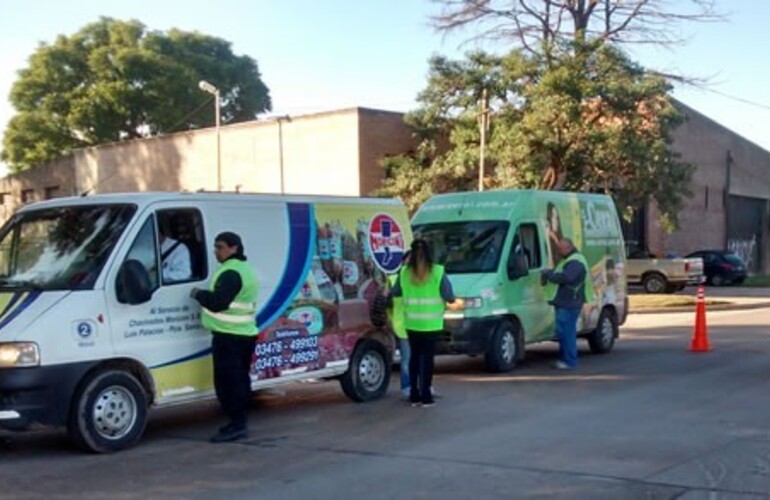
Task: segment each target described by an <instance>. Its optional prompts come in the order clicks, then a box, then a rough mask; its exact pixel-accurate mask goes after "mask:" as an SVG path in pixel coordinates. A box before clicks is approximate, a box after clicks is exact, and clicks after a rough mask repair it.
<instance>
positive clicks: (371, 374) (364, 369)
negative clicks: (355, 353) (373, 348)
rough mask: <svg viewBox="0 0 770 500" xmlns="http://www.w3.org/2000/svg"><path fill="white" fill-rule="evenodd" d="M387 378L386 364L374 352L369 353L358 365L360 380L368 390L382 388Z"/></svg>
mask: <svg viewBox="0 0 770 500" xmlns="http://www.w3.org/2000/svg"><path fill="white" fill-rule="evenodd" d="M384 376H385V362H384V361H383V360H382V358H381V357H380V356H378V355H377V354H376V353H373V352H367V353H366V354H364V355H363V357H361V362H360V363H359V364H358V379H359V380H360V381H361V385H363V386H364V387H365V388H366V389H367V390H374V389H376V388H377V387H379V386H380V384H381V383H382V379H383V377H384Z"/></svg>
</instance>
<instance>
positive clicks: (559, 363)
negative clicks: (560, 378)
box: [553, 360, 575, 370]
mask: <svg viewBox="0 0 770 500" xmlns="http://www.w3.org/2000/svg"><path fill="white" fill-rule="evenodd" d="M553 368H554V369H555V370H574V369H575V367H574V366H570V365H568V364H567V363H565V362H564V361H562V360H559V361H557V362H556V363H554V364H553Z"/></svg>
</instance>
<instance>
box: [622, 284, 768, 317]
mask: <svg viewBox="0 0 770 500" xmlns="http://www.w3.org/2000/svg"><path fill="white" fill-rule="evenodd" d="M705 292H706V295H705V296H706V299H709V298H713V299H717V300H720V301H724V302H727V304H709V305H707V306H706V308H707V309H708V310H709V311H737V310H746V309H762V308H766V307H770V288H754V287H731V286H726V287H706V288H705ZM697 293H698V287H695V286H692V287H688V288H686V289H684V290H682V291H681V292H679V293H678V294H677V295H689V296H692V297H695V296H696V294H697ZM693 311H695V304H693V305H688V306H679V307H646V308H643V309H637V310H634V309H631V310H630V311H629V314H656V313H663V312H665V313H673V312H693Z"/></svg>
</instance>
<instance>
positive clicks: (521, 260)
mask: <svg viewBox="0 0 770 500" xmlns="http://www.w3.org/2000/svg"><path fill="white" fill-rule="evenodd" d="M528 274H529V262H528V261H527V256H526V255H524V254H523V253H516V254H514V256H513V260H509V261H508V279H509V280H511V281H513V280H516V279H519V278H523V277H524V276H526V275H528Z"/></svg>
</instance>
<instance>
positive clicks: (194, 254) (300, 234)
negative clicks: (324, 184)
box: [0, 193, 411, 452]
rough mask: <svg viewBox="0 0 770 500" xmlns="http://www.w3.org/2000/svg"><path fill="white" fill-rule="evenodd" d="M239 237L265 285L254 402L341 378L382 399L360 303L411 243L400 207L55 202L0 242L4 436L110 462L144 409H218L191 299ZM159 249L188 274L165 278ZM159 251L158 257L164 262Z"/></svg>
mask: <svg viewBox="0 0 770 500" xmlns="http://www.w3.org/2000/svg"><path fill="white" fill-rule="evenodd" d="M222 231H233V232H235V233H238V234H239V235H241V237H242V239H243V243H244V247H245V253H246V256H247V258H248V262H249V263H251V265H252V266H253V267H254V269H255V271H256V273H257V277H258V280H259V296H258V303H259V308H258V313H257V318H256V319H257V324H258V326H259V330H260V333H259V337H258V340H257V346H256V352H255V355H254V359H253V366H252V374H251V375H252V388H253V389H255V390H256V389H260V388H266V387H271V386H275V385H279V384H282V383H286V382H290V381H296V380H300V379H305V378H327V377H340V381H341V385H342V389H343V390H344V392H345V394H347V395H348V396H349V397H350V398H352V399H353V400H356V401H366V400H371V399H374V398H378V397H380V396H381V395H383V394H384V393H385V392H386V390H387V387H388V383H389V380H390V367H389V358H390V356H391V354H392V348H393V345H392V344H393V341H392V335H391V334H390V332H388V331H385V330H383V329H382V328H378V327H375V326H373V325H372V324H371V321H370V303H371V301H372V299H373V298H374V296H375V294H376V293H377V291H378V289H379V287H381V286H382V285H383V284H384V282H385V277H386V275H387V274H389V273H393V272H396V271H397V270H398V268H399V267H400V265H401V258H402V256H403V254H404V251H405V248H406V246H407V245H409V243H410V241H411V230H410V227H409V219H408V215H407V212H406V209H405V208H404V206H403V205H402V204H401V203H400V202H398V201H395V200H385V199H360V198H343V197H308V196H272V195H245V194H216V193H141V194H138V193H132V194H112V195H97V196H89V197H80V198H61V199H55V200H49V201H45V202H40V203H35V204H32V205H29V206H26V207H24V208H23V209H21V210H19V211H18V212H17V213H16V214H15V215H14V216H13V217H12V218H11V219H10V220H9V221H8V222H7V223H6V224H5V225H4V226H3V227H2V229H0V427H4V428H9V429H24V428H26V427H28V426H29V425H30V424H38V423H39V424H45V425H54V426H59V425H66V426H67V428H68V431H69V434H70V436H71V437H72V438H73V439H74V441H75V442H76V443H78V444H79V445H81V446H82V447H84V448H86V449H88V450H91V451H95V452H109V451H115V450H119V449H122V448H126V447H128V446H131V445H132V444H134V443H135V442H136V441H137V440H138V439H139V438H140V436H141V435H142V433H143V431H144V428H145V425H146V420H147V409H148V407H150V406H156V407H157V406H166V405H172V404H177V403H185V402H190V401H195V400H200V399H202V398H209V397H212V396H213V381H212V367H211V357H210V351H211V350H210V342H211V334H210V332H208V331H207V330H205V329H204V328H203V327H202V326H201V322H200V309H199V306H198V305H197V303H196V302H195V301H193V300H192V299H190V298H189V293H190V290H191V288H193V287H195V286H197V287H207V286H208V281H209V278H210V277H211V276H212V274H213V272H214V271H215V270H216V268H217V265H218V263H217V262H216V259H215V258H214V255H213V250H212V249H213V244H214V237H215V236H216V235H217V234H218V233H220V232H222ZM163 238H171V240H175V241H176V242H177V243H175V245H176V246H179V245H184V247H185V249H186V252H184V253H186V254H188V255H189V270H186V271H185V272H184V273H182V276H183V277H182V278H180V275H179V274H178V273H177V274H176V275H172V274H171V273H165V272H163V264H162V259H163V258H164V256H163V255H162V252H161V250H160V248H161V246H162V243H163ZM168 246H169V244H168V243H166V244H165V245H163V247H164V248H166V247H168Z"/></svg>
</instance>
